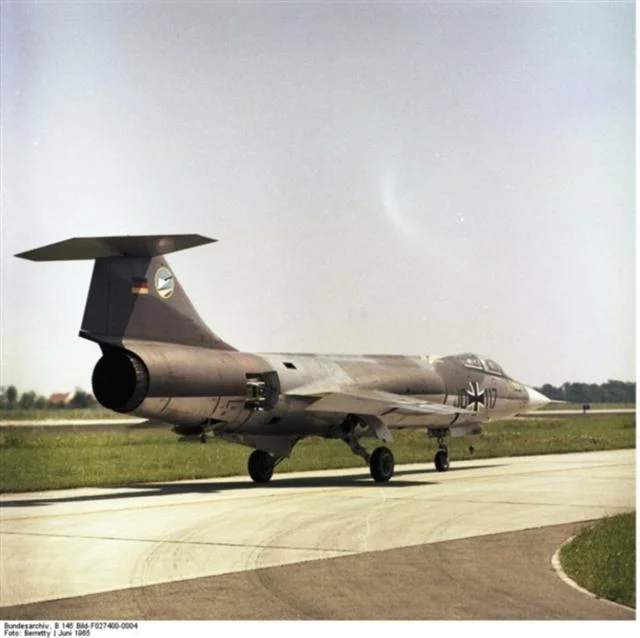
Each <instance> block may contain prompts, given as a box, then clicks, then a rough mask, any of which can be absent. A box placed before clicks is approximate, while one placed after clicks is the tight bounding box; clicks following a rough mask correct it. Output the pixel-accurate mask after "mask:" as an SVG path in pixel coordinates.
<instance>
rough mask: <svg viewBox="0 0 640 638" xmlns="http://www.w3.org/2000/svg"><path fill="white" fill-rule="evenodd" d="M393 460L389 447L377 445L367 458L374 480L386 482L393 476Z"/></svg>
mask: <svg viewBox="0 0 640 638" xmlns="http://www.w3.org/2000/svg"><path fill="white" fill-rule="evenodd" d="M394 466H395V461H394V459H393V453H392V452H391V450H390V449H389V448H386V447H377V448H376V449H375V450H374V451H373V454H372V455H371V458H370V459H369V469H370V470H371V476H372V478H373V480H374V481H376V482H378V483H386V482H387V481H388V480H389V479H390V478H391V477H392V476H393V468H394Z"/></svg>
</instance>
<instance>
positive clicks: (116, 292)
mask: <svg viewBox="0 0 640 638" xmlns="http://www.w3.org/2000/svg"><path fill="white" fill-rule="evenodd" d="M213 241H215V240H214V239H210V238H208V237H202V236H201V235H143V236H127V237H76V238H74V239H68V240H66V241H62V242H58V243H56V244H50V245H49V246H43V247H42V248H36V249H35V250H29V251H27V252H24V253H20V254H19V255H16V257H22V258H24V259H31V260H33V261H66V260H76V259H94V260H95V265H94V268H93V276H92V278H91V285H90V287H89V294H88V296H87V303H86V306H85V309H84V317H83V319H82V326H81V328H80V336H81V337H84V338H85V339H90V340H91V341H94V342H96V343H97V344H99V345H100V348H101V349H102V358H101V359H100V360H99V361H98V363H97V364H96V366H95V368H94V370H93V375H92V387H93V392H94V394H95V396H96V399H97V400H98V401H99V402H100V403H101V404H102V405H103V406H105V407H106V408H109V409H111V410H114V411H116V412H121V413H125V412H134V413H135V414H139V415H140V416H148V417H150V418H163V419H164V418H166V419H168V420H170V421H171V422H172V423H176V422H182V423H187V424H188V423H201V422H203V421H204V420H206V418H207V417H208V416H209V415H210V414H211V400H210V399H208V398H207V397H211V396H213V395H214V394H215V393H216V391H215V388H213V386H215V384H216V380H217V379H219V378H220V373H219V372H218V370H217V367H216V366H218V365H219V361H218V360H219V359H220V356H215V355H221V354H224V353H227V354H231V353H230V352H229V351H235V348H233V347H231V346H230V345H229V344H227V343H225V342H224V341H223V340H222V339H220V338H219V337H218V336H217V335H216V334H214V333H213V332H212V331H211V330H210V329H209V328H208V326H207V325H206V324H205V323H204V321H202V319H201V318H200V315H198V313H197V312H196V310H195V308H194V307H193V304H192V303H191V301H190V300H189V297H187V294H186V293H185V291H184V290H183V288H182V286H181V285H180V283H179V282H178V279H177V278H176V276H175V275H174V273H173V271H172V270H171V268H170V267H169V264H168V263H167V262H166V260H165V259H164V257H163V255H166V254H167V253H171V252H175V251H177V250H184V249H186V248H193V247H195V246H201V245H202V244H208V243H211V242H213ZM212 355H214V356H212ZM225 362H226V359H225V357H222V363H225ZM244 383H245V380H244V375H242V378H241V379H240V381H239V382H238V383H237V384H236V385H237V386H238V388H235V387H234V388H231V389H229V392H230V393H231V392H233V393H241V389H240V388H242V391H244V392H245V393H246V389H244V385H243V384H244ZM194 396H195V397H202V398H201V399H198V400H197V401H196V403H194V401H193V400H190V397H194ZM198 401H199V403H198Z"/></svg>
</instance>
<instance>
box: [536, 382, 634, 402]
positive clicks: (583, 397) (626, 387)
mask: <svg viewBox="0 0 640 638" xmlns="http://www.w3.org/2000/svg"><path fill="white" fill-rule="evenodd" d="M536 390H538V392H542V394H544V395H545V396H546V397H547V398H549V399H552V400H554V401H567V402H569V403H583V404H584V403H635V402H636V384H635V383H634V382H631V381H616V380H614V379H609V380H608V381H607V382H605V383H601V384H597V383H570V382H569V381H567V382H566V383H563V384H562V385H561V386H560V387H556V386H553V385H551V384H550V383H545V384H544V385H543V386H542V387H540V388H536Z"/></svg>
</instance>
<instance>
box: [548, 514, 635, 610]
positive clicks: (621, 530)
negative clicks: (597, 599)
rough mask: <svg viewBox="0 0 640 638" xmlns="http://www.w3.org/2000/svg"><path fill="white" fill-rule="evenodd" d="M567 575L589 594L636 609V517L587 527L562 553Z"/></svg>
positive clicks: (622, 518)
mask: <svg viewBox="0 0 640 638" xmlns="http://www.w3.org/2000/svg"><path fill="white" fill-rule="evenodd" d="M560 560H561V562H562V567H563V569H564V570H565V572H566V573H567V574H568V575H569V576H570V577H571V578H573V580H575V581H576V582H577V583H578V584H579V585H581V586H582V587H584V588H585V589H588V590H589V591H590V592H592V593H594V594H597V595H598V596H602V597H603V598H607V599H609V600H613V601H616V602H618V603H622V604H624V605H627V606H629V607H634V608H635V606H636V514H635V512H631V513H629V514H620V515H619V516H612V517H610V518H605V519H603V520H602V521H599V522H598V523H595V524H594V525H591V526H589V527H587V528H585V529H584V530H583V531H582V532H581V533H580V534H579V535H578V536H576V538H574V539H573V540H572V541H571V542H570V543H567V545H565V546H564V547H563V548H562V550H561V552H560Z"/></svg>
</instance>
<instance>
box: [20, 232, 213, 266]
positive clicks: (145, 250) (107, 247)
mask: <svg viewBox="0 0 640 638" xmlns="http://www.w3.org/2000/svg"><path fill="white" fill-rule="evenodd" d="M215 241H217V240H216V239H211V238H210V237H204V236H203V235H124V236H121V237H74V238H73V239H66V240H65V241H59V242H57V243H55V244H49V245H48V246H42V247H41V248H34V249H33V250H27V251H26V252H24V253H19V254H17V255H16V257H22V259H29V260H31V261H68V260H76V259H100V258H102V257H156V256H158V255H166V254H167V253H173V252H176V251H178V250H185V249H187V248H195V247H196V246H202V245H204V244H210V243H212V242H215Z"/></svg>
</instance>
